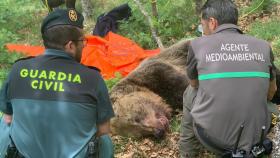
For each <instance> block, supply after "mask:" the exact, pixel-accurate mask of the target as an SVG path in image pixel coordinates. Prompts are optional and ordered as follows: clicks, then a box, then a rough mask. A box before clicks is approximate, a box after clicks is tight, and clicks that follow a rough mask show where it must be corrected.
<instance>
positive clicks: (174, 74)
mask: <svg viewBox="0 0 280 158" xmlns="http://www.w3.org/2000/svg"><path fill="white" fill-rule="evenodd" d="M188 46H189V41H188V40H185V41H181V42H179V43H177V44H174V45H173V46H171V47H169V48H167V49H165V50H163V51H161V53H160V54H158V55H156V56H154V57H151V58H149V59H146V60H144V61H143V62H142V63H141V64H140V65H139V66H138V67H137V68H136V69H135V70H134V71H132V72H131V73H130V74H129V75H128V76H127V77H125V78H124V79H122V80H121V81H120V82H119V83H118V84H116V85H115V86H114V87H113V88H112V90H111V92H110V98H111V101H112V104H113V108H114V111H115V114H116V117H114V118H113V119H112V131H113V133H118V134H120V135H128V136H136V137H141V136H149V135H154V136H156V137H162V136H163V135H164V134H165V132H166V131H167V130H168V123H169V120H170V116H171V109H174V108H182V103H183V100H182V99H183V97H182V96H183V92H184V90H185V89H186V87H187V86H188V82H187V75H186V62H187V52H188Z"/></svg>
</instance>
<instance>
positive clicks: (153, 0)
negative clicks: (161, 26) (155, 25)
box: [151, 0, 158, 20]
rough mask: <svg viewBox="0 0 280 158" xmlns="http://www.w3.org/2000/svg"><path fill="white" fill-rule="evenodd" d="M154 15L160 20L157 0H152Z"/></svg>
mask: <svg viewBox="0 0 280 158" xmlns="http://www.w3.org/2000/svg"><path fill="white" fill-rule="evenodd" d="M151 4H152V14H153V17H154V18H155V19H156V20H158V11H157V0H151Z"/></svg>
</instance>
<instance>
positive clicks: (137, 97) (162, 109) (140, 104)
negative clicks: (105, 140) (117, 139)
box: [112, 90, 171, 138]
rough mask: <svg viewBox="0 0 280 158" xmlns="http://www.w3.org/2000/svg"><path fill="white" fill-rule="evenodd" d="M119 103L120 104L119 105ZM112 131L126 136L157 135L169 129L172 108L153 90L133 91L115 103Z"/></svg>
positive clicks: (163, 133)
mask: <svg viewBox="0 0 280 158" xmlns="http://www.w3.org/2000/svg"><path fill="white" fill-rule="evenodd" d="M117 104H118V105H117ZM113 107H114V110H115V113H116V116H115V118H113V119H112V131H113V133H117V134H120V135H125V136H134V137H142V136H155V137H156V138H161V137H163V136H164V135H165V133H166V132H168V131H169V120H170V117H171V109H170V108H169V107H168V105H167V104H166V103H165V102H164V101H163V100H162V99H161V97H159V96H158V95H156V94H155V93H153V92H151V91H148V90H147V91H144V92H143V91H141V92H139V91H138V92H137V91H136V92H133V93H130V94H128V95H125V96H124V97H122V98H121V99H119V100H118V101H117V102H114V103H113Z"/></svg>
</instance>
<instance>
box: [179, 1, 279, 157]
mask: <svg viewBox="0 0 280 158" xmlns="http://www.w3.org/2000/svg"><path fill="white" fill-rule="evenodd" d="M237 20H238V11H237V8H236V6H235V4H234V3H233V2H232V1H231V0H208V1H207V2H206V3H205V4H204V6H203V8H202V18H201V24H202V28H203V31H204V35H205V36H203V37H200V38H197V39H195V40H193V41H192V42H191V45H190V47H189V54H188V61H187V74H188V78H189V82H190V86H189V87H188V88H187V89H186V91H185V94H184V116H183V119H182V125H181V137H180V141H179V148H180V155H181V157H187V156H188V157H197V155H198V151H199V150H200V148H201V146H200V143H201V144H203V146H205V147H206V148H207V149H209V150H210V151H212V152H214V153H216V154H217V155H224V154H225V155H226V153H227V154H229V155H228V157H230V156H232V154H234V152H233V151H240V152H235V154H240V155H242V156H244V157H252V156H253V155H254V154H256V153H258V152H259V151H261V150H262V149H263V148H262V147H263V144H262V143H263V142H260V140H261V136H262V135H263V136H264V137H265V136H266V135H267V133H268V129H269V128H270V123H271V116H270V113H269V112H268V101H269V100H271V99H272V96H273V95H274V93H275V91H276V82H275V66H274V64H273V53H272V50H271V47H270V45H269V43H268V42H266V41H263V40H259V39H256V38H254V37H251V36H247V35H244V34H243V33H242V31H241V30H240V29H239V28H238V27H237V26H236V25H237ZM239 134H240V139H239V141H237V140H238V135H239ZM198 140H199V142H200V143H199V142H198ZM236 142H237V143H236ZM266 142H267V141H266ZM258 143H260V144H258ZM270 143H271V142H268V144H269V145H271V144H270ZM235 145H237V148H236V150H234V148H235ZM256 145H259V146H256ZM256 147H259V148H258V149H257V148H256ZM253 149H255V150H254V151H253ZM259 149H260V150H259ZM257 150H258V152H256V151H257ZM268 150H269V149H268ZM259 154H263V153H261V152H259Z"/></svg>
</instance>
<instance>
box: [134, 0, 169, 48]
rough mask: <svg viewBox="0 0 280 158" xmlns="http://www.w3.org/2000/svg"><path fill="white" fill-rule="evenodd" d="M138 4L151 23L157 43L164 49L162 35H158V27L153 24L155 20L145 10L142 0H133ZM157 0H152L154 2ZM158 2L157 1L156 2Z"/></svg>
mask: <svg viewBox="0 0 280 158" xmlns="http://www.w3.org/2000/svg"><path fill="white" fill-rule="evenodd" d="M133 1H134V2H135V3H136V5H137V6H138V8H139V9H140V11H141V12H142V14H143V15H144V16H145V17H146V19H147V21H148V23H149V25H150V30H151V33H152V36H153V38H154V40H155V41H156V42H157V45H158V47H159V48H161V49H163V48H164V46H163V44H162V42H161V39H160V37H159V36H158V35H157V28H156V27H155V26H154V24H153V21H152V18H151V17H150V16H149V14H148V13H147V12H146V11H145V9H144V7H143V5H142V4H141V2H140V1H139V0H133ZM153 1H155V2H156V0H152V2H153ZM155 4H156V3H155Z"/></svg>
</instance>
